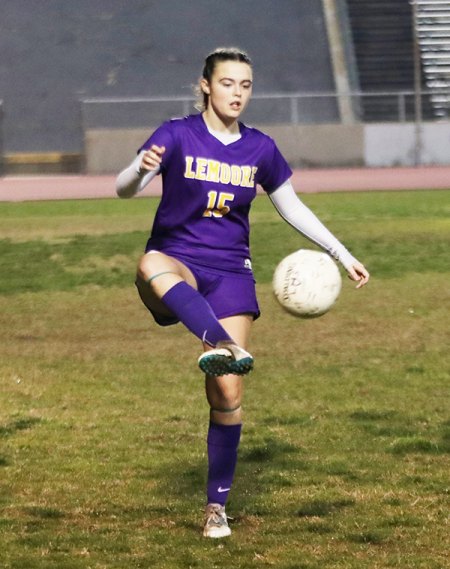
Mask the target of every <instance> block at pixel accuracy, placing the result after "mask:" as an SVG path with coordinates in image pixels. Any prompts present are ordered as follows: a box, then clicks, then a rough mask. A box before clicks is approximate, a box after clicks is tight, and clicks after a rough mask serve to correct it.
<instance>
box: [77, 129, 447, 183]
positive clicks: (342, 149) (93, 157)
mask: <svg viewBox="0 0 450 569" xmlns="http://www.w3.org/2000/svg"><path fill="white" fill-rule="evenodd" d="M257 128H260V129H261V130H263V131H264V132H266V133H267V134H269V135H270V136H272V137H273V138H274V139H275V140H276V142H277V144H278V147H279V148H280V150H281V152H282V153H283V155H284V156H285V158H286V159H287V161H288V162H289V163H290V165H291V166H292V167H303V168H323V167H335V168H336V167H338V168H339V167H342V168H348V167H355V166H375V167H377V166H379V167H383V166H384V167H387V166H414V165H416V158H417V157H418V158H419V159H420V160H419V163H420V164H424V165H425V164H427V165H433V164H435V165H448V164H450V123H449V122H446V123H424V124H423V125H422V126H421V128H420V131H419V132H418V131H417V129H416V125H415V124H413V123H402V124H394V123H386V124H362V123H359V124H354V125H340V124H323V125H296V126H294V125H257ZM151 132H152V129H111V130H110V129H98V130H88V131H86V133H85V166H86V173H87V174H106V173H117V172H119V171H120V170H121V169H122V168H123V167H124V166H126V165H127V164H128V163H129V162H130V161H131V160H132V158H133V157H134V156H135V154H136V150H137V149H138V148H139V147H140V146H141V144H142V143H143V142H144V141H145V140H146V139H147V138H148V136H149V135H150V134H151ZM418 135H419V138H417V136H418Z"/></svg>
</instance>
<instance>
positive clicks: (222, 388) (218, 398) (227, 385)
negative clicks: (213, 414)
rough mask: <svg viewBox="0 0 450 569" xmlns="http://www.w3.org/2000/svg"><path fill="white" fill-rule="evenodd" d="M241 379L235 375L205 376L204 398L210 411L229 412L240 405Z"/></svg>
mask: <svg viewBox="0 0 450 569" xmlns="http://www.w3.org/2000/svg"><path fill="white" fill-rule="evenodd" d="M241 385H242V378H241V377H240V376H235V375H227V376H222V377H213V376H206V396H207V399H208V403H209V405H210V407H211V409H215V410H219V411H225V412H231V411H234V410H235V409H239V408H240V406H241V403H242V387H241Z"/></svg>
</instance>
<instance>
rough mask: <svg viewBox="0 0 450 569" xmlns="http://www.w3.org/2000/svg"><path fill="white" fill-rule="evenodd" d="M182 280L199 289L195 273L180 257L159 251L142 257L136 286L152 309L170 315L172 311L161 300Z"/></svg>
mask: <svg viewBox="0 0 450 569" xmlns="http://www.w3.org/2000/svg"><path fill="white" fill-rule="evenodd" d="M149 281H150V282H149ZM182 281H185V282H186V283H187V284H189V285H190V286H192V287H193V288H195V289H197V281H196V280H195V277H194V275H193V274H192V272H191V271H190V270H189V269H188V268H187V267H186V265H184V264H183V263H182V262H181V261H179V260H178V259H174V258H173V257H170V256H169V255H166V254H165V253H160V252H159V251H158V252H157V251H153V252H149V253H146V254H145V255H143V256H142V257H141V258H140V260H139V263H138V268H137V275H136V286H137V287H138V289H139V294H140V295H141V298H142V300H143V302H144V303H145V304H146V305H147V306H148V307H149V308H150V309H151V310H154V311H155V312H158V313H159V314H163V315H165V316H170V315H171V313H170V311H169V310H168V309H167V307H166V306H165V305H164V303H163V302H161V298H162V297H163V296H164V295H165V294H166V292H167V291H168V290H169V289H171V288H172V287H173V286H174V285H176V284H177V283H179V282H182Z"/></svg>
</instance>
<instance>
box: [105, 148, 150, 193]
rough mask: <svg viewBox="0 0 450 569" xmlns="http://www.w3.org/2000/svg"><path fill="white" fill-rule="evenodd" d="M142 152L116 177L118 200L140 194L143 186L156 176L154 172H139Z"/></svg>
mask: <svg viewBox="0 0 450 569" xmlns="http://www.w3.org/2000/svg"><path fill="white" fill-rule="evenodd" d="M143 153H144V151H142V152H141V153H140V154H138V156H136V158H135V159H134V160H133V162H132V163H131V164H130V165H129V166H127V167H126V168H125V169H124V170H122V172H120V174H119V175H118V176H117V180H116V192H117V195H118V196H119V197H120V198H132V197H133V196H135V195H136V194H137V193H139V192H141V191H142V190H143V189H144V188H145V186H146V185H147V184H148V183H150V181H151V180H153V178H154V177H155V176H156V175H157V174H158V172H159V168H157V169H156V170H150V171H149V170H141V163H142V155H143Z"/></svg>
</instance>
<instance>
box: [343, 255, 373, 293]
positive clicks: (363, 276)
mask: <svg viewBox="0 0 450 569" xmlns="http://www.w3.org/2000/svg"><path fill="white" fill-rule="evenodd" d="M347 272H348V278H349V279H352V281H356V282H357V283H358V284H357V285H356V288H361V287H363V286H364V285H365V284H367V283H368V282H369V278H370V275H369V271H368V270H367V269H366V267H365V266H364V265H363V264H362V263H360V262H359V261H356V263H353V265H351V266H350V267H348V268H347Z"/></svg>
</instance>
